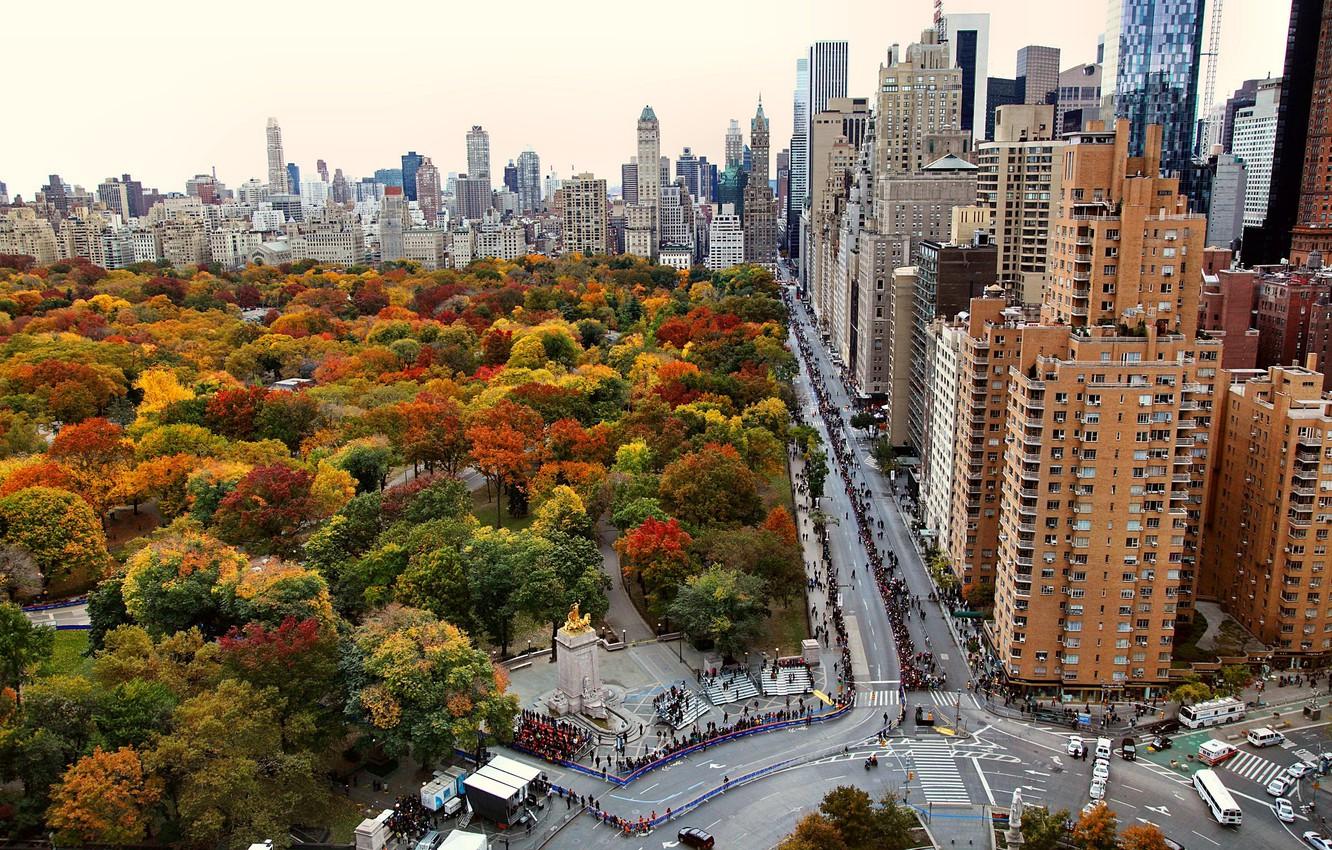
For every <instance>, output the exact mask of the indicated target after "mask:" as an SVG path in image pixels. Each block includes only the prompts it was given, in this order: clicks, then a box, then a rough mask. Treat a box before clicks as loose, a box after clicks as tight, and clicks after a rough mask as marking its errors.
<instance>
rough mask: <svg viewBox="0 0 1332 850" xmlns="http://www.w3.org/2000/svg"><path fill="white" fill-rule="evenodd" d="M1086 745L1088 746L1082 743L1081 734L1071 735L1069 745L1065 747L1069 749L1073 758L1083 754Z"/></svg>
mask: <svg viewBox="0 0 1332 850" xmlns="http://www.w3.org/2000/svg"><path fill="white" fill-rule="evenodd" d="M1086 746H1087V745H1086V744H1084V743H1082V736H1081V735H1069V736H1068V746H1067V747H1066V748H1065V749H1066V750H1067V752H1068V754H1069V755H1071V756H1072V757H1073V758H1077V757H1078V756H1080V755H1082V750H1083V749H1084V748H1085V747H1086Z"/></svg>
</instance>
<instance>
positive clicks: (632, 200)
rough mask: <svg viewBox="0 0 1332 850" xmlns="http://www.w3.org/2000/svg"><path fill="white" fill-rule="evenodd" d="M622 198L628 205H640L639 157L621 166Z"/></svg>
mask: <svg viewBox="0 0 1332 850" xmlns="http://www.w3.org/2000/svg"><path fill="white" fill-rule="evenodd" d="M620 197H621V198H623V199H624V202H625V203H626V204H636V203H638V157H636V156H631V157H629V161H628V162H626V163H624V164H623V165H621V166H620Z"/></svg>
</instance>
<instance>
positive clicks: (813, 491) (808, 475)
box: [805, 449, 828, 500]
mask: <svg viewBox="0 0 1332 850" xmlns="http://www.w3.org/2000/svg"><path fill="white" fill-rule="evenodd" d="M805 481H806V482H807V483H808V484H809V495H810V498H812V499H815V500H818V499H822V498H823V490H824V487H825V486H826V485H827V483H828V455H827V454H825V453H824V451H823V449H811V450H810V451H809V452H807V453H806V454H805Z"/></svg>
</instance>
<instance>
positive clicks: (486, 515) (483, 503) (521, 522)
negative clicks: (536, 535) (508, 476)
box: [472, 487, 536, 531]
mask: <svg viewBox="0 0 1332 850" xmlns="http://www.w3.org/2000/svg"><path fill="white" fill-rule="evenodd" d="M486 489H487V488H485V487H480V488H477V489H476V490H473V491H472V516H474V517H476V518H477V521H479V522H480V523H481V524H482V525H488V526H491V527H492V528H493V527H494V526H495V500H494V499H492V498H489V497H488V495H487V492H486ZM535 518H536V517H535V516H533V514H532V512H531V511H530V510H529V511H528V512H527V516H523V517H513V516H510V515H509V500H508V499H507V498H505V497H503V496H501V497H500V527H502V528H507V529H509V530H511V531H519V530H521V529H524V528H527V527H528V526H529V525H531V524H532V520H534V519H535Z"/></svg>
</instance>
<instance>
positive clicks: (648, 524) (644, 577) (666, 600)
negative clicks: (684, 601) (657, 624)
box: [615, 516, 693, 613]
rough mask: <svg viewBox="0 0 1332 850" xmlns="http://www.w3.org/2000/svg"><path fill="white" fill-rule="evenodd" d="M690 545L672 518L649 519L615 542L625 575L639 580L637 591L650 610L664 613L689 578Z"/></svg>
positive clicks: (685, 532)
mask: <svg viewBox="0 0 1332 850" xmlns="http://www.w3.org/2000/svg"><path fill="white" fill-rule="evenodd" d="M692 542H693V538H691V537H690V536H689V532H687V531H685V530H684V529H683V528H681V527H680V523H679V522H678V521H676V519H675V518H674V517H672V518H671V519H668V520H665V521H663V520H659V519H657V518H656V517H651V516H649V517H647V518H646V519H644V520H643V522H642V523H641V524H640V525H639V526H638V527H637V528H633V529H630V530H629V531H628V532H627V533H625V535H624V536H623V537H621V538H619V539H618V540H616V541H615V549H616V551H618V552H619V553H620V557H621V558H623V559H624V571H625V574H626V575H632V576H634V577H635V578H636V579H637V580H638V588H639V590H641V591H642V592H643V596H644V597H645V598H646V599H647V602H648V606H649V607H650V608H652V610H653V611H655V612H657V613H662V612H664V611H665V609H666V606H667V605H669V604H670V602H671V600H672V599H673V598H674V596H675V592H676V591H677V590H678V589H679V587H680V585H681V584H683V583H684V581H685V579H687V578H688V577H689V573H690V561H689V544H690V543H692Z"/></svg>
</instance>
